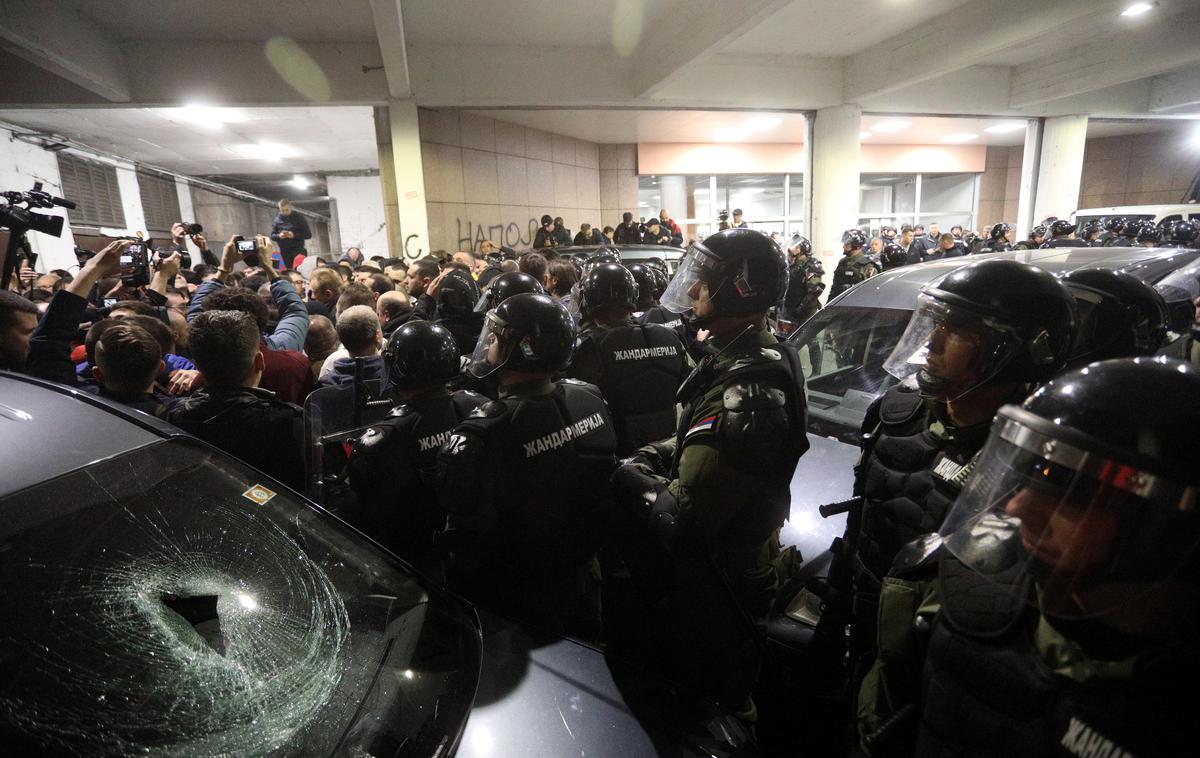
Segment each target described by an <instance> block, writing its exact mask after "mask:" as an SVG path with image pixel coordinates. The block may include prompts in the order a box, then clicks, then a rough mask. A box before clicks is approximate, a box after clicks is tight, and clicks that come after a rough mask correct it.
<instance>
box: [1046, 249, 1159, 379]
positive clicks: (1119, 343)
mask: <svg viewBox="0 0 1200 758" xmlns="http://www.w3.org/2000/svg"><path fill="white" fill-rule="evenodd" d="M1062 283H1063V284H1065V285H1066V286H1067V289H1068V290H1070V292H1071V294H1072V296H1074V298H1075V305H1076V314H1077V317H1076V324H1075V334H1074V338H1073V340H1072V345H1071V357H1070V358H1069V359H1068V361H1067V366H1068V367H1069V368H1076V367H1078V368H1082V367H1083V366H1086V365H1088V364H1089V363H1094V362H1096V361H1103V360H1109V359H1111V358H1136V357H1138V356H1143V355H1154V353H1155V352H1157V351H1158V349H1159V348H1160V347H1162V345H1163V343H1164V342H1165V341H1166V338H1167V327H1168V324H1169V321H1170V316H1169V314H1168V311H1167V302H1166V300H1164V299H1163V296H1162V295H1160V294H1159V292H1158V290H1156V289H1154V288H1153V287H1151V286H1150V285H1149V284H1146V283H1145V282H1143V281H1142V280H1140V279H1138V278H1136V277H1133V276H1131V275H1129V274H1125V273H1119V272H1116V271H1110V270H1108V269H1103V268H1089V269H1082V270H1079V271H1072V272H1071V273H1069V274H1067V275H1066V276H1064V277H1062Z"/></svg>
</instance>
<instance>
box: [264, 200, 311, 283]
mask: <svg viewBox="0 0 1200 758" xmlns="http://www.w3.org/2000/svg"><path fill="white" fill-rule="evenodd" d="M311 238H312V232H311V231H309V229H308V222H307V221H305V220H304V217H303V216H301V215H300V214H299V213H295V212H293V210H292V201H291V200H288V199H286V198H284V199H283V200H280V201H279V215H278V216H276V217H275V221H274V222H273V223H272V224H271V239H272V240H274V241H275V244H277V245H279V253H280V254H281V255H282V256H283V263H284V268H291V267H292V262H293V261H295V260H296V256H297V255H304V254H306V252H305V250H304V240H307V239H311Z"/></svg>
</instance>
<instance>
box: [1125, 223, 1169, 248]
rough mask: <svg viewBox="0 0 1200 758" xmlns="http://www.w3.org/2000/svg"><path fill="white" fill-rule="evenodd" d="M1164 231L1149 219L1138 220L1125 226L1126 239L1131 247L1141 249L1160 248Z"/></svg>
mask: <svg viewBox="0 0 1200 758" xmlns="http://www.w3.org/2000/svg"><path fill="white" fill-rule="evenodd" d="M1161 236H1162V230H1161V229H1159V228H1158V224H1155V223H1154V222H1153V221H1151V220H1150V219H1148V218H1138V219H1134V220H1133V221H1130V222H1129V223H1128V224H1126V225H1125V237H1126V238H1127V239H1129V241H1130V244H1131V245H1135V246H1139V247H1158V242H1159V239H1160V238H1161Z"/></svg>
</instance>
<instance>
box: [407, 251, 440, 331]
mask: <svg viewBox="0 0 1200 758" xmlns="http://www.w3.org/2000/svg"><path fill="white" fill-rule="evenodd" d="M439 274H441V270H440V268H439V267H438V263H437V261H436V260H434V259H433V258H430V257H426V258H420V259H418V260H415V261H413V262H412V263H411V264H409V267H408V278H407V279H405V282H404V283H405V287H406V288H407V290H408V301H409V302H410V303H412V307H413V314H414V316H416V317H417V318H423V319H432V318H433V317H434V310H435V309H436V308H437V301H435V300H434V299H433V297H431V296H430V295H429V293H428V292H427V290H428V289H429V286H430V285H431V284H433V281H434V280H435V279H437V278H438V275H439Z"/></svg>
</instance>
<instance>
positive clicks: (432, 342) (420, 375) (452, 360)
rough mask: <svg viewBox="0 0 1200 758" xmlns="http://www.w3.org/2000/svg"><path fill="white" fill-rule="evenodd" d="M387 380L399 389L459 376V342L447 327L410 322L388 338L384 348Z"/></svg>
mask: <svg viewBox="0 0 1200 758" xmlns="http://www.w3.org/2000/svg"><path fill="white" fill-rule="evenodd" d="M383 360H384V361H385V362H386V363H387V367H388V379H389V380H390V381H391V383H392V385H393V386H394V387H397V388H399V389H417V388H420V387H425V386H428V385H431V384H440V383H445V382H448V381H450V380H451V379H453V378H454V377H455V376H457V375H458V369H459V353H458V343H456V342H455V341H454V335H453V334H451V333H450V330H449V329H447V328H446V327H444V326H442V325H440V324H435V323H433V322H432V321H409V322H408V323H407V324H404V325H403V326H401V327H400V328H399V329H397V330H396V331H394V332H392V336H391V337H389V338H388V341H387V345H386V346H385V347H384V349H383Z"/></svg>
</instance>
